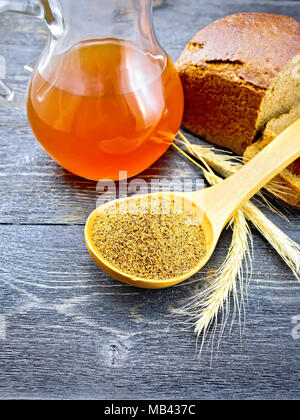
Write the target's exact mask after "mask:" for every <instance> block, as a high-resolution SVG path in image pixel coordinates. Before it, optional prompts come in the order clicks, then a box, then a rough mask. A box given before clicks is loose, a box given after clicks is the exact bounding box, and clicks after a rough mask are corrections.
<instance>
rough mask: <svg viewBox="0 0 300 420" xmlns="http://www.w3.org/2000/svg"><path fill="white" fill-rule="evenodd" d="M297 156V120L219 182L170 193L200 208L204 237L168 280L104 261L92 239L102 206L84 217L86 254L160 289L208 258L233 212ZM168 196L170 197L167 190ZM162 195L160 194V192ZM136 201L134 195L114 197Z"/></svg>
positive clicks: (131, 280) (113, 271)
mask: <svg viewBox="0 0 300 420" xmlns="http://www.w3.org/2000/svg"><path fill="white" fill-rule="evenodd" d="M298 157H300V119H299V120H298V121H296V122H295V123H294V124H293V125H291V126H290V127H289V128H288V129H286V130H285V131H284V132H283V133H282V134H280V135H279V136H278V137H277V138H276V139H275V140H274V141H273V142H271V143H270V144H269V145H268V146H267V147H266V148H264V149H263V150H262V151H261V152H260V153H259V154H258V155H257V156H256V157H255V158H254V159H252V160H251V161H250V162H248V163H247V164H246V165H245V166H244V167H242V168H241V169H240V170H239V171H238V172H237V173H236V174H234V175H232V176H230V177H229V178H227V179H226V180H224V181H223V182H221V183H220V184H218V185H216V186H214V187H211V188H206V189H204V190H202V191H196V192H188V193H174V196H176V197H177V196H179V197H181V198H183V199H184V200H187V201H188V202H189V204H190V205H193V206H197V207H198V208H199V207H200V209H199V210H201V212H202V214H203V221H202V227H203V229H204V231H205V236H206V247H207V249H206V254H205V256H204V257H203V258H202V259H201V261H199V263H198V264H197V266H195V267H194V268H193V269H191V270H190V271H189V272H188V273H186V274H184V275H182V276H180V277H175V278H171V279H165V280H161V279H159V278H157V279H151V280H149V279H142V278H137V277H135V276H133V275H129V274H125V273H122V272H121V271H120V270H118V268H116V267H114V266H113V265H112V264H110V263H109V262H108V261H106V260H105V259H104V258H103V257H102V255H101V254H100V252H99V250H98V249H97V248H96V246H95V243H94V242H93V238H92V229H93V225H94V221H95V218H96V217H97V215H99V212H101V211H102V212H103V210H104V209H105V206H107V205H111V204H112V202H111V203H108V204H105V205H104V206H101V207H99V208H98V209H96V210H95V211H94V212H93V213H92V214H91V215H90V217H89V218H88V220H87V223H86V227H85V240H86V244H87V248H88V250H89V252H90V255H91V256H92V258H93V259H94V261H95V262H96V263H97V264H98V265H99V267H101V268H102V269H103V270H104V271H105V272H106V273H107V274H109V275H110V276H111V277H113V278H115V279H117V280H119V281H121V282H123V283H127V284H130V285H133V286H137V287H142V288H150V289H160V288H165V287H169V286H173V285H175V284H178V283H180V282H182V281H184V280H186V279H187V278H190V277H191V276H193V275H194V274H195V273H197V272H198V271H199V270H200V269H201V268H202V267H203V266H204V265H205V264H206V263H207V262H208V260H209V259H210V258H211V256H212V254H213V252H214V250H215V248H216V245H217V243H218V241H219V238H220V235H221V233H222V231H223V229H224V227H225V226H226V225H227V223H228V222H229V221H230V220H231V218H232V217H233V215H234V214H235V212H236V211H237V210H238V209H239V208H241V207H242V206H243V205H244V204H245V203H246V202H247V201H248V200H249V199H250V198H251V197H253V196H254V195H255V194H256V193H257V192H258V191H259V190H260V189H261V188H262V187H263V186H264V185H265V184H266V183H268V182H269V181H270V180H271V179H272V178H274V177H275V176H276V175H277V174H278V173H280V172H281V171H282V170H283V169H284V168H286V167H287V166H288V165H289V164H291V163H292V162H293V161H295V160H296V159H297V158H298ZM166 194H168V199H170V193H166ZM161 196H162V197H163V193H161ZM132 199H135V200H136V196H135V197H132V198H125V199H122V200H117V201H116V202H119V203H120V202H121V201H124V200H128V201H130V200H132Z"/></svg>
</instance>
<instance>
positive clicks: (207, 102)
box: [176, 13, 300, 155]
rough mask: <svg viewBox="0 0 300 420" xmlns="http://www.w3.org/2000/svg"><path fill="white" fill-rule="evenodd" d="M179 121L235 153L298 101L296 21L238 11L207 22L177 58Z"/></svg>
mask: <svg viewBox="0 0 300 420" xmlns="http://www.w3.org/2000/svg"><path fill="white" fill-rule="evenodd" d="M176 66H177V69H178V71H179V74H180V77H181V80H182V84H183V88H184V93H185V113H184V119H183V126H184V127H185V128H186V129H188V130H190V131H191V132H192V133H194V134H197V135H201V136H204V137H205V138H206V140H208V141H209V142H211V143H214V144H217V145H220V146H223V147H227V148H229V149H231V150H233V151H234V152H236V153H238V154H241V155H242V154H243V153H244V151H245V149H246V148H247V147H248V146H249V145H251V144H252V143H253V142H254V140H255V139H256V138H257V135H258V133H259V132H260V131H262V130H263V128H264V126H265V125H266V123H268V122H269V121H270V120H271V119H272V118H275V117H278V116H279V115H281V114H284V113H287V112H289V111H290V109H291V108H292V107H293V106H295V105H296V104H298V103H300V24H299V23H298V22H296V21H295V20H294V19H292V18H290V17H286V16H281V15H271V14H265V13H241V14H236V15H232V16H228V17H225V18H223V19H220V20H219V21H217V22H214V23H212V24H211V25H209V26H207V27H206V28H205V29H203V30H202V31H201V32H199V33H198V34H197V35H196V36H195V37H194V39H193V40H192V41H190V42H189V44H188V45H187V47H186V48H185V50H184V52H183V53H182V55H181V57H180V59H179V60H178V61H177V64H176Z"/></svg>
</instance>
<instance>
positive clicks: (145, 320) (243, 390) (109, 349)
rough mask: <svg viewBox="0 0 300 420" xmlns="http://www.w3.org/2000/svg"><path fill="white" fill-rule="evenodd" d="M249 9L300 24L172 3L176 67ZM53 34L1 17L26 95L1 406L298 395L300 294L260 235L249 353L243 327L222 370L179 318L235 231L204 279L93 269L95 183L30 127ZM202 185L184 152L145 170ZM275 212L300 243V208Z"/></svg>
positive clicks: (3, 294) (12, 200) (0, 197)
mask: <svg viewBox="0 0 300 420" xmlns="http://www.w3.org/2000/svg"><path fill="white" fill-rule="evenodd" d="M239 11H259V12H261V11H267V12H274V13H283V14H287V15H290V16H293V17H295V18H297V19H298V20H299V21H300V7H299V2H298V1H283V0H278V1H271V0H260V1H258V0H251V1H250V0H243V1H237V0H231V1H229V0H210V1H209V2H207V1H204V0H176V1H172V0H168V1H167V2H166V5H165V6H164V7H161V8H159V9H157V10H156V11H155V24H156V28H157V33H158V37H159V39H160V41H161V43H162V45H163V46H164V47H165V48H166V50H167V51H168V52H169V53H170V55H171V56H172V58H173V59H176V58H177V57H178V56H179V54H180V52H181V50H182V49H183V47H184V46H185V44H186V43H187V42H188V40H189V39H190V38H191V37H192V36H193V35H194V33H195V32H196V31H197V30H199V29H200V28H202V27H203V26H204V25H206V24H208V23H209V22H211V21H212V20H215V19H217V18H219V17H221V16H224V15H227V14H230V13H235V12H239ZM46 39H47V36H46V32H45V31H44V29H43V27H42V25H41V24H40V23H39V22H38V21H36V20H33V19H30V18H27V17H25V16H17V15H14V16H13V19H12V15H9V14H6V15H2V16H0V54H1V55H5V57H6V58H7V74H8V83H9V84H10V85H11V86H12V87H13V88H14V89H15V91H16V99H15V101H14V102H13V103H11V104H7V103H4V102H0V209H1V211H0V235H1V241H0V281H1V289H0V398H4V399H5V398H50V399H52V398H100V399H105V398H113V399H118V398H120V399H122V398H124V399H130V398H137V399H147V398H154V399H158V398H167V399H187V398H191V399H216V398H217V399H226V398H229V399H253V398H257V399H273V398H275V399H284V398H289V399H298V398H299V397H300V390H299V380H300V374H299V363H300V356H299V346H300V340H299V339H293V337H292V331H293V328H294V327H295V324H293V322H292V321H293V319H294V317H296V316H297V315H299V314H300V298H299V292H300V286H299V284H297V283H296V282H295V280H294V278H293V276H292V274H291V273H290V272H289V270H288V269H287V268H286V266H285V265H284V263H283V262H282V261H281V260H280V258H279V257H278V256H277V255H276V253H275V252H274V251H273V250H272V249H271V248H270V246H269V245H268V244H267V243H266V242H265V241H264V240H263V239H262V238H261V237H260V236H259V235H258V234H257V233H256V232H254V247H255V259H254V267H253V280H252V283H251V287H250V289H249V302H248V304H247V308H246V309H247V319H246V324H245V333H244V334H243V336H242V345H241V338H240V330H239V326H238V323H237V322H236V323H235V324H234V328H233V330H232V334H231V337H230V338H229V337H227V336H225V337H224V340H223V342H222V345H221V348H220V353H219V358H218V360H217V361H213V363H212V365H211V354H210V352H208V353H204V354H203V356H202V359H201V361H199V360H198V359H197V354H196V351H195V337H194V336H193V331H192V328H191V327H186V326H185V325H183V324H182V323H180V322H179V321H180V320H179V319H178V318H174V317H173V316H172V315H171V311H172V308H174V307H176V306H178V305H179V304H180V301H181V300H182V299H183V298H185V297H187V296H190V295H191V294H192V293H193V292H195V290H197V289H198V288H199V287H201V285H202V281H201V280H202V279H203V278H204V277H205V275H207V274H211V273H212V272H213V270H215V269H216V268H217V267H218V266H219V264H220V263H221V262H222V261H223V259H224V257H225V255H226V249H227V248H228V245H229V243H230V231H227V232H225V233H224V234H223V236H222V238H221V241H220V244H219V246H218V248H217V251H216V254H215V255H214V257H213V259H212V260H211V261H210V263H209V265H208V266H207V267H205V268H204V270H203V271H202V272H201V273H199V274H198V275H197V276H195V278H194V279H192V281H193V282H192V281H188V282H186V283H184V284H183V285H180V286H179V287H174V288H171V289H168V290H163V291H146V290H138V289H134V288H130V287H127V286H124V285H121V284H119V283H117V282H115V281H113V280H111V279H110V278H108V277H107V276H105V275H104V274H103V273H102V272H101V271H99V270H98V269H97V267H96V266H95V265H94V263H93V262H92V261H91V259H90V257H89V255H88V253H87V251H86V248H85V245H84V238H83V227H84V223H85V220H86V217H87V216H88V214H89V213H90V211H92V210H93V209H94V208H95V203H96V200H97V199H98V198H99V194H98V193H97V192H96V184H95V183H94V182H89V181H85V180H82V179H79V178H76V177H74V176H72V175H71V174H69V173H67V172H66V171H64V170H62V169H61V168H60V167H58V165H56V163H54V162H53V161H52V160H51V159H50V158H49V157H48V156H47V155H46V154H45V153H44V151H43V150H42V148H41V147H40V146H39V145H38V143H37V142H36V140H35V139H34V137H33V135H32V134H31V131H30V128H29V126H28V123H27V120H26V115H25V110H24V105H25V97H26V84H27V81H28V79H29V75H28V73H27V72H26V71H24V68H23V66H24V65H25V64H27V65H31V66H32V65H33V64H34V62H35V60H36V59H37V57H38V56H39V54H40V52H41V49H42V47H43V45H44V44H45V42H46ZM190 138H191V139H192V140H193V141H195V142H197V141H199V140H198V139H195V138H193V137H192V136H190ZM198 177H200V174H199V172H198V170H197V169H196V168H194V167H193V166H192V165H191V164H190V163H188V162H187V161H185V160H183V158H181V157H180V156H179V155H178V154H177V153H176V152H174V151H173V150H170V151H169V152H168V153H167V154H166V155H165V156H164V157H163V158H162V159H161V160H160V161H159V162H157V163H156V164H155V165H153V167H152V168H150V169H149V170H148V171H146V172H145V173H144V174H142V175H141V178H142V179H145V180H147V181H148V182H149V180H150V179H151V178H154V179H159V178H162V179H164V180H165V181H166V182H165V185H167V180H169V179H170V178H174V179H175V180H176V182H177V185H179V184H180V182H181V181H182V180H183V179H186V178H192V179H193V180H194V181H195V180H196V178H198ZM268 214H269V216H270V218H271V219H272V220H273V221H274V222H275V223H276V224H277V225H278V226H280V227H281V228H282V229H283V230H284V231H285V232H287V233H288V234H289V235H290V236H291V237H292V238H293V239H295V240H296V241H298V242H299V239H300V227H299V220H300V217H299V213H296V212H294V211H290V214H289V217H290V220H291V222H290V223H287V222H284V221H282V220H281V219H280V218H278V217H277V216H274V215H272V214H270V212H268ZM227 332H228V331H227Z"/></svg>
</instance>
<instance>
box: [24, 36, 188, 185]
mask: <svg viewBox="0 0 300 420" xmlns="http://www.w3.org/2000/svg"><path fill="white" fill-rule="evenodd" d="M182 114H183V92H182V86H181V82H180V79H179V76H178V75H177V72H176V70H175V68H174V65H173V63H172V62H171V60H170V59H169V58H167V57H166V56H164V55H161V57H158V56H153V55H152V54H151V53H150V52H147V51H141V50H139V49H137V48H136V46H135V44H134V43H132V42H130V41H121V40H116V39H104V40H91V41H84V42H81V43H79V44H77V45H75V46H73V47H72V48H70V49H69V50H68V51H67V52H65V53H64V54H61V55H59V54H58V55H56V56H54V57H52V60H51V63H50V64H48V65H47V66H46V67H45V70H44V71H43V74H41V73H40V72H39V70H38V67H37V69H36V70H35V72H34V73H33V75H32V79H31V83H30V87H29V98H28V118H29V122H30V124H31V127H32V129H33V131H34V134H35V135H36V137H37V139H38V140H39V142H40V143H41V144H42V146H43V147H44V148H45V149H46V151H47V152H48V153H49V154H50V155H51V156H52V157H53V158H54V159H55V160H56V161H57V162H58V163H59V164H60V165H61V166H63V167H64V168H66V169H68V170H69V171H70V172H72V173H74V174H76V175H79V176H82V177H84V178H88V179H91V180H100V179H103V178H109V179H113V180H117V179H119V171H127V174H128V177H131V176H133V175H136V174H138V173H140V172H141V171H143V170H144V169H146V168H148V167H149V166H151V164H152V163H153V162H155V161H156V160H157V159H158V158H159V157H161V156H162V155H163V153H164V152H165V151H166V150H167V149H168V147H169V146H170V144H171V143H172V142H173V140H174V136H175V135H176V133H177V131H178V129H179V127H180V124H181V119H182Z"/></svg>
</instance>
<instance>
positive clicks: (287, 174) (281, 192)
mask: <svg viewBox="0 0 300 420" xmlns="http://www.w3.org/2000/svg"><path fill="white" fill-rule="evenodd" d="M299 118H300V105H298V106H296V107H294V108H293V109H292V110H291V111H290V112H289V113H288V114H284V115H281V116H280V117H278V118H274V119H273V120H271V121H270V122H269V123H268V124H267V126H266V129H265V131H264V133H263V136H262V138H261V139H260V140H258V141H257V142H256V143H254V144H252V145H251V146H249V147H248V148H247V149H246V151H245V153H244V160H245V161H248V160H249V159H252V158H253V157H254V156H256V155H257V153H259V152H260V151H261V150H262V149H263V148H264V147H266V146H267V145H268V144H269V143H270V142H271V141H273V140H274V139H275V138H276V137H277V136H279V134H281V133H282V132H283V131H284V130H285V129H286V128H288V127H289V126H290V125H291V124H292V123H294V122H295V121H296V120H297V119H299ZM275 181H276V183H278V193H277V195H278V197H279V198H281V199H282V200H284V201H285V202H286V203H288V204H290V205H292V206H295V207H299V208H300V159H297V160H296V161H295V162H294V163H293V164H292V165H290V166H289V167H288V168H287V169H285V170H284V171H282V172H281V173H280V174H279V175H278V176H277V177H276V178H275Z"/></svg>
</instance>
